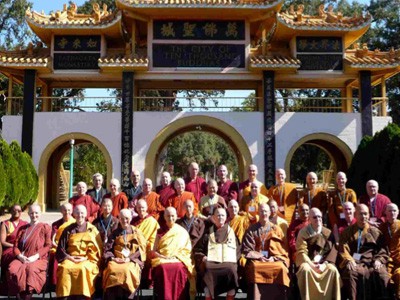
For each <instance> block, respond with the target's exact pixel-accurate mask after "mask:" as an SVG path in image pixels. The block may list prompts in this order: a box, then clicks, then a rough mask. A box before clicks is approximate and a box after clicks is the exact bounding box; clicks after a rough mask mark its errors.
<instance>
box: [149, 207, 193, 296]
mask: <svg viewBox="0 0 400 300" xmlns="http://www.w3.org/2000/svg"><path fill="white" fill-rule="evenodd" d="M164 218H165V222H166V226H165V227H161V228H160V229H159V230H158V232H157V236H156V241H155V243H154V248H153V251H151V252H150V257H151V266H152V268H153V273H152V274H153V276H152V277H153V278H157V280H156V281H155V282H154V293H155V294H156V299H161V300H164V299H177V300H186V299H188V297H187V295H188V292H189V282H188V279H189V277H190V276H191V275H192V274H193V265H192V260H191V256H190V255H191V251H192V246H191V243H190V237H189V234H188V233H187V231H186V230H185V229H184V228H183V227H182V226H179V225H178V224H175V221H176V219H177V214H176V209H175V208H173V207H167V208H166V209H165V212H164Z"/></svg>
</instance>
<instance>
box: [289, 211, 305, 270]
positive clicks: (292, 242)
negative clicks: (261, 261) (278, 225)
mask: <svg viewBox="0 0 400 300" xmlns="http://www.w3.org/2000/svg"><path fill="white" fill-rule="evenodd" d="M298 212H299V218H298V219H295V220H293V221H292V223H290V225H289V228H288V230H287V239H288V244H289V258H290V261H291V263H294V262H295V260H296V257H295V255H296V239H297V235H298V234H299V232H300V230H301V229H303V228H304V227H306V226H307V225H308V223H309V221H308V215H309V213H310V208H309V207H308V205H307V204H301V205H300V206H299V208H298Z"/></svg>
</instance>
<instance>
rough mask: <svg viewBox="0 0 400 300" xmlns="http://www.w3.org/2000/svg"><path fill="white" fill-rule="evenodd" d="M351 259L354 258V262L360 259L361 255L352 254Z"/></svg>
mask: <svg viewBox="0 0 400 300" xmlns="http://www.w3.org/2000/svg"><path fill="white" fill-rule="evenodd" d="M353 258H354V259H355V260H360V259H361V253H354V254H353Z"/></svg>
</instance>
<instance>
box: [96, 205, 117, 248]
mask: <svg viewBox="0 0 400 300" xmlns="http://www.w3.org/2000/svg"><path fill="white" fill-rule="evenodd" d="M101 210H102V213H101V215H100V216H98V217H97V218H96V220H94V221H93V225H94V226H95V227H96V229H97V230H98V231H99V233H100V236H101V240H102V241H103V243H107V238H108V236H109V235H110V234H111V232H113V231H114V230H115V229H117V227H118V223H119V222H118V219H117V218H116V217H114V216H113V215H112V214H111V212H112V211H113V202H112V200H111V199H110V198H104V199H103V202H102V203H101Z"/></svg>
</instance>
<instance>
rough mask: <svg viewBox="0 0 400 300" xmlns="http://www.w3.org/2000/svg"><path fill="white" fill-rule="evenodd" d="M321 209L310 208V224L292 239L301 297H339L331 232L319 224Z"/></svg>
mask: <svg viewBox="0 0 400 300" xmlns="http://www.w3.org/2000/svg"><path fill="white" fill-rule="evenodd" d="M322 220H323V215H322V212H321V211H320V210H319V209H318V208H316V207H314V208H311V210H310V224H309V225H307V226H306V227H304V228H303V229H301V230H300V232H299V235H298V237H297V241H296V249H297V253H296V265H297V267H298V268H299V270H298V272H297V279H298V285H299V289H300V295H301V299H303V300H308V299H326V300H329V299H340V275H339V271H338V270H337V269H336V266H335V262H336V256H337V249H336V248H335V238H334V236H333V234H332V232H331V231H330V230H329V229H328V228H325V227H323V226H322Z"/></svg>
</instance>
